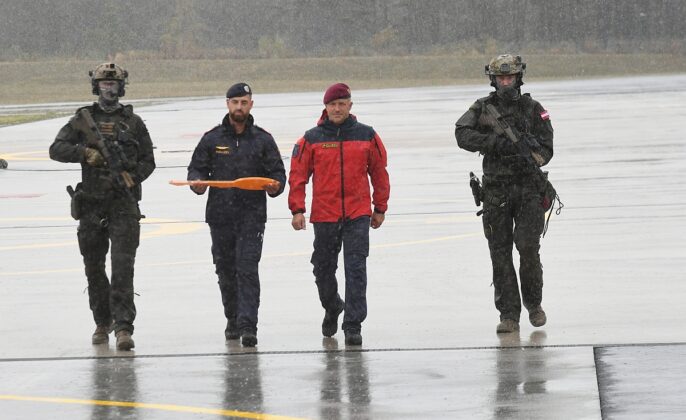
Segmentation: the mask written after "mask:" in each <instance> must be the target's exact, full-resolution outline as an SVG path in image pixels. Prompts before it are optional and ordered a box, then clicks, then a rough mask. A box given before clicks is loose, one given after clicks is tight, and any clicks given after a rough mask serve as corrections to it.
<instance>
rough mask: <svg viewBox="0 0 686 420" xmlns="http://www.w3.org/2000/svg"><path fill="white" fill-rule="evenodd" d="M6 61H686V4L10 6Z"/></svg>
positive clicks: (233, 0) (70, 1) (4, 18)
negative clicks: (597, 56) (590, 56)
mask: <svg viewBox="0 0 686 420" xmlns="http://www.w3.org/2000/svg"><path fill="white" fill-rule="evenodd" d="M0 22H1V25H0V60H5V61H6V60H34V59H46V58H70V57H73V58H89V59H90V58H104V57H108V56H109V57H114V56H115V55H116V54H129V55H130V56H132V57H136V56H138V57H141V58H146V57H155V58H258V57H309V56H317V57H322V56H346V55H361V56H364V55H389V54H441V53H446V54H449V53H471V52H474V53H483V52H486V51H487V50H488V48H492V47H493V46H494V45H497V46H498V47H500V48H501V49H503V48H504V49H508V50H511V51H527V52H532V51H541V52H553V53H554V52H560V53H578V52H588V53H597V52H610V53H632V52H663V53H676V54H684V53H686V41H685V39H686V1H683V0H651V1H645V0H617V1H606V0H576V1H565V0H521V1H516V2H513V1H511V0H336V1H334V0H146V1H140V0H117V1H102V0H98V1H93V0H59V1H54V0H0Z"/></svg>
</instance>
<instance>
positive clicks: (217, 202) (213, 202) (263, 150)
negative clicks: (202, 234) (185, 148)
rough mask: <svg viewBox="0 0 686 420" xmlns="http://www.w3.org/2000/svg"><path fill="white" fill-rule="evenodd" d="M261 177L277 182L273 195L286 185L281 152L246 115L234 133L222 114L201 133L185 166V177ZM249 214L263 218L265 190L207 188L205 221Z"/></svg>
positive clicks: (214, 178) (205, 178) (224, 219)
mask: <svg viewBox="0 0 686 420" xmlns="http://www.w3.org/2000/svg"><path fill="white" fill-rule="evenodd" d="M255 176H259V177H265V178H271V179H274V180H276V181H279V182H280V183H281V188H280V189H279V191H278V192H277V193H276V194H274V195H272V197H276V196H277V195H279V194H281V193H282V192H283V189H284V187H285V185H286V170H285V169H284V166H283V161H282V160H281V153H280V152H279V148H278V147H277V146H276V142H275V141H274V138H273V137H272V135H271V134H269V133H268V132H266V131H265V130H263V129H262V128H260V127H258V126H256V125H255V124H254V119H253V117H252V115H249V116H248V120H247V121H246V126H245V130H244V131H243V132H242V133H241V134H236V132H235V130H234V128H233V126H232V125H231V123H230V121H229V115H228V114H226V116H225V117H224V120H223V121H222V123H221V125H218V126H216V127H215V128H213V129H212V130H210V131H208V132H207V133H205V135H204V136H203V137H202V139H200V143H198V146H197V147H196V148H195V151H194V152H193V158H192V159H191V163H190V165H188V179H189V180H194V179H202V180H224V181H231V180H234V179H238V178H244V177H255ZM239 216H241V217H251V220H256V221H259V222H265V221H266V220H267V198H266V192H265V191H247V190H240V189H237V188H223V189H222V188H213V187H211V188H210V193H209V198H208V199H207V207H206V209H205V221H206V222H207V223H210V224H222V223H227V222H228V221H229V220H231V219H230V218H236V217H239Z"/></svg>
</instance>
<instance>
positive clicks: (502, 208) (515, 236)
mask: <svg viewBox="0 0 686 420" xmlns="http://www.w3.org/2000/svg"><path fill="white" fill-rule="evenodd" d="M483 201H484V214H483V226H484V233H485V235H486V239H488V248H489V250H490V252H491V263H492V265H493V286H494V288H495V307H496V308H497V309H498V311H500V319H501V320H503V319H512V320H515V321H519V314H520V312H521V308H522V304H521V301H520V294H519V287H518V284H517V274H516V273H515V268H514V264H513V262H512V244H513V243H514V244H515V246H516V247H517V251H518V252H519V279H520V282H521V291H522V299H523V301H524V306H525V307H526V308H527V309H533V308H535V307H536V306H538V305H540V304H541V300H542V297H543V295H542V293H543V270H542V268H541V258H540V256H539V253H538V251H539V248H540V237H541V233H542V232H543V225H544V220H545V212H544V210H543V207H542V206H541V194H540V188H539V186H538V185H536V184H535V182H524V183H522V184H518V183H517V184H512V183H509V184H491V185H489V184H488V183H487V182H486V181H484V200H483Z"/></svg>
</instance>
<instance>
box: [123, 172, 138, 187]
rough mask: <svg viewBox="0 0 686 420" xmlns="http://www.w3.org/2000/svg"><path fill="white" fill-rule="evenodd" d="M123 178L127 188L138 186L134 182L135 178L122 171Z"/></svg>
mask: <svg viewBox="0 0 686 420" xmlns="http://www.w3.org/2000/svg"><path fill="white" fill-rule="evenodd" d="M121 178H122V179H123V180H124V185H126V188H133V187H134V186H135V185H136V183H135V182H134V181H133V178H131V175H130V174H129V173H128V172H126V171H122V173H121Z"/></svg>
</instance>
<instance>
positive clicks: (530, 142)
mask: <svg viewBox="0 0 686 420" xmlns="http://www.w3.org/2000/svg"><path fill="white" fill-rule="evenodd" d="M524 139H525V140H526V145H527V146H528V147H529V150H531V151H532V152H534V153H541V145H540V144H539V143H538V141H537V140H536V137H535V136H533V135H531V134H528V135H527V136H526V137H524Z"/></svg>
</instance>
